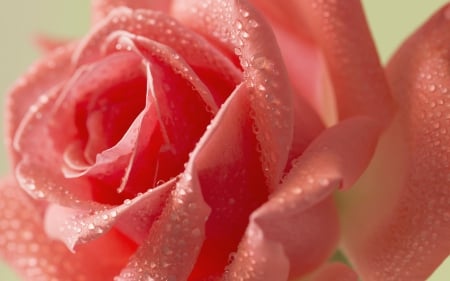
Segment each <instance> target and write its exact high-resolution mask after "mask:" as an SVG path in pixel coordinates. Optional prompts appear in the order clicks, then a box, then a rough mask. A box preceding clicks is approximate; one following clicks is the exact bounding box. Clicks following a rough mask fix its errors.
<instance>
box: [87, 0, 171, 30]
mask: <svg viewBox="0 0 450 281" xmlns="http://www.w3.org/2000/svg"><path fill="white" fill-rule="evenodd" d="M171 2H172V0H163V1H161V0H92V24H93V25H95V24H96V23H97V22H98V21H101V20H102V19H103V18H105V17H106V16H107V15H108V14H109V12H111V11H112V10H113V9H115V8H117V7H121V6H124V7H128V8H131V9H150V10H160V11H163V12H168V11H169V9H170V5H171Z"/></svg>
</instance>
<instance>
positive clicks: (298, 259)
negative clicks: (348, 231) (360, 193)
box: [226, 117, 379, 281]
mask: <svg viewBox="0 0 450 281" xmlns="http://www.w3.org/2000/svg"><path fill="white" fill-rule="evenodd" d="M378 134H379V128H378V126H377V125H376V124H375V122H373V121H372V120H371V119H370V118H366V117H360V118H352V119H349V120H347V121H344V122H341V123H339V124H338V125H336V126H335V127H332V128H330V129H328V130H326V131H324V132H323V133H322V134H321V135H320V136H319V137H318V138H317V139H316V140H315V141H314V142H313V143H312V144H311V145H310V146H309V147H308V149H307V150H306V151H305V152H304V154H303V155H302V156H300V157H299V158H298V159H297V160H295V162H296V163H295V164H294V165H293V167H292V169H291V171H290V172H289V174H288V175H287V176H286V178H285V179H284V181H283V183H282V184H281V186H280V187H279V188H278V189H277V191H276V192H274V193H273V194H271V195H270V197H269V200H268V202H267V203H265V204H264V205H262V206H261V207H260V208H258V209H257V210H256V211H255V212H254V213H253V214H252V215H251V219H250V225H249V227H248V228H247V231H246V234H245V236H244V238H243V241H242V242H241V245H240V246H239V250H238V252H237V254H236V256H235V260H234V262H233V263H232V264H231V265H230V266H229V268H228V270H227V271H228V273H227V275H226V278H228V279H229V280H234V279H233V278H239V277H241V276H242V277H241V278H242V280H265V281H267V280H274V281H275V280H285V279H282V278H281V277H280V276H289V277H290V278H291V279H292V278H298V277H301V276H302V275H304V274H306V273H308V272H310V271H311V270H313V269H314V268H315V267H317V266H318V265H320V264H321V263H322V262H324V261H325V260H326V259H327V257H328V256H329V255H330V254H331V252H332V251H333V249H334V247H335V245H336V243H337V240H338V232H339V231H338V218H337V213H336V209H335V208H334V205H333V202H332V200H331V198H330V195H331V194H332V192H333V191H335V190H337V189H338V188H346V187H349V186H351V185H352V184H353V183H354V182H355V181H356V180H357V178H358V176H359V175H360V174H361V173H362V171H363V170H364V169H365V168H366V167H367V165H368V163H369V162H370V159H371V156H372V152H373V151H374V149H375V146H376V143H377V140H378ZM280 247H281V249H282V251H280ZM261 249H272V250H273V252H271V253H268V254H266V255H264V256H262V257H260V256H259V253H260V251H261ZM306 256H307V257H308V258H305V257H306ZM281 261H284V262H282V263H281V264H280V262H281ZM285 263H287V264H285ZM272 264H275V265H277V266H280V267H279V268H277V267H273V266H271V265H272ZM276 274H279V276H277V275H276ZM268 276H273V278H272V279H267V278H268Z"/></svg>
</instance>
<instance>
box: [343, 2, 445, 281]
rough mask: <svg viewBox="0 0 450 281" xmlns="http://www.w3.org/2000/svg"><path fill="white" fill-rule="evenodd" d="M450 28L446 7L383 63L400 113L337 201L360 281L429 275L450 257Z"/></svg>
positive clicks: (347, 245)
mask: <svg viewBox="0 0 450 281" xmlns="http://www.w3.org/2000/svg"><path fill="white" fill-rule="evenodd" d="M448 30H450V5H449V4H447V5H446V6H444V7H443V8H442V9H441V10H440V11H438V12H437V13H436V14H435V15H434V16H433V17H432V18H431V19H430V20H429V21H428V22H427V23H426V24H425V25H424V26H422V27H421V28H420V29H419V30H418V31H417V32H416V33H415V34H414V35H413V36H412V37H410V38H409V39H408V40H407V41H406V42H405V43H404V45H403V46H402V47H401V48H400V49H399V50H398V52H397V53H396V54H395V56H394V57H393V58H392V60H391V61H390V63H389V65H388V68H387V73H388V77H389V80H390V82H391V85H392V88H393V93H394V94H395V98H396V100H397V101H398V104H399V107H400V112H399V114H398V116H397V118H396V119H395V121H394V123H393V124H392V125H391V128H390V129H389V130H388V131H387V132H386V133H385V135H384V136H383V139H382V142H381V144H380V146H379V149H378V151H377V156H376V157H375V159H374V162H373V164H372V166H371V168H370V169H369V171H368V173H367V174H366V175H365V176H364V178H363V179H362V181H361V182H360V183H359V184H358V186H357V187H355V190H354V192H352V193H350V194H346V196H347V199H350V200H347V201H346V200H344V202H343V205H342V206H343V208H344V214H343V223H344V236H343V238H344V249H345V250H346V254H347V255H348V257H349V258H350V261H351V262H352V263H353V264H354V265H355V269H356V271H357V272H358V273H359V274H360V276H361V277H363V278H364V280H426V279H427V277H428V276H429V275H430V274H431V273H432V272H433V271H434V270H435V268H436V267H437V266H438V265H439V264H440V263H441V262H442V261H443V260H444V259H445V258H447V257H448V255H449V254H450V240H449V239H448V238H449V237H450V224H449V221H450V188H449V187H450V177H449V159H450V137H449V136H450V135H449V132H448V130H449V128H450V118H449V117H450V107H449V106H450V95H449V94H448V93H449V92H450V60H449V56H450V47H449V46H450V33H449V32H448ZM380 203H381V204H382V207H380Z"/></svg>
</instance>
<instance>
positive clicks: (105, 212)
mask: <svg viewBox="0 0 450 281" xmlns="http://www.w3.org/2000/svg"><path fill="white" fill-rule="evenodd" d="M174 186H175V180H171V181H169V182H167V183H165V184H162V185H160V186H158V187H157V188H153V189H149V190H148V191H147V192H145V193H143V194H142V195H139V196H137V197H135V198H133V199H128V200H125V201H124V202H123V204H121V205H119V206H114V207H110V206H100V205H99V204H95V203H92V205H91V208H90V209H81V208H77V209H75V208H68V207H63V206H60V205H56V204H53V205H50V206H49V207H47V209H46V216H45V230H46V232H47V234H48V235H49V236H50V237H51V238H54V239H58V240H60V241H62V242H64V243H65V244H66V246H67V247H68V248H69V249H70V250H72V251H73V250H74V248H75V246H77V245H78V244H85V243H87V242H90V241H92V240H94V239H97V238H98V237H100V236H102V235H104V233H107V232H108V231H110V229H111V228H112V227H113V226H116V229H118V230H120V231H121V232H122V233H124V234H126V235H127V237H129V238H130V239H132V240H134V241H135V242H136V243H141V242H142V241H143V239H144V238H145V237H146V236H147V234H148V231H149V229H150V227H151V225H152V224H153V222H154V221H155V219H156V218H157V217H158V216H159V214H160V213H161V211H162V209H163V206H164V203H165V201H166V198H167V196H168V194H169V193H170V190H172V189H173V187H174Z"/></svg>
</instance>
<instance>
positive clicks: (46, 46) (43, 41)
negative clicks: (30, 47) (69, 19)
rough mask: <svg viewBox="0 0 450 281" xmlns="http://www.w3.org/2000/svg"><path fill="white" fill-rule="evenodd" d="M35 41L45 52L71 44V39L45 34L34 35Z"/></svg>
mask: <svg viewBox="0 0 450 281" xmlns="http://www.w3.org/2000/svg"><path fill="white" fill-rule="evenodd" d="M34 43H35V44H36V45H37V46H38V47H39V49H40V50H41V52H43V53H44V54H47V53H50V52H52V51H54V50H56V49H58V48H60V47H61V48H64V46H66V45H68V44H70V40H67V39H60V38H53V37H50V36H47V35H43V34H37V35H35V36H34Z"/></svg>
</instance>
